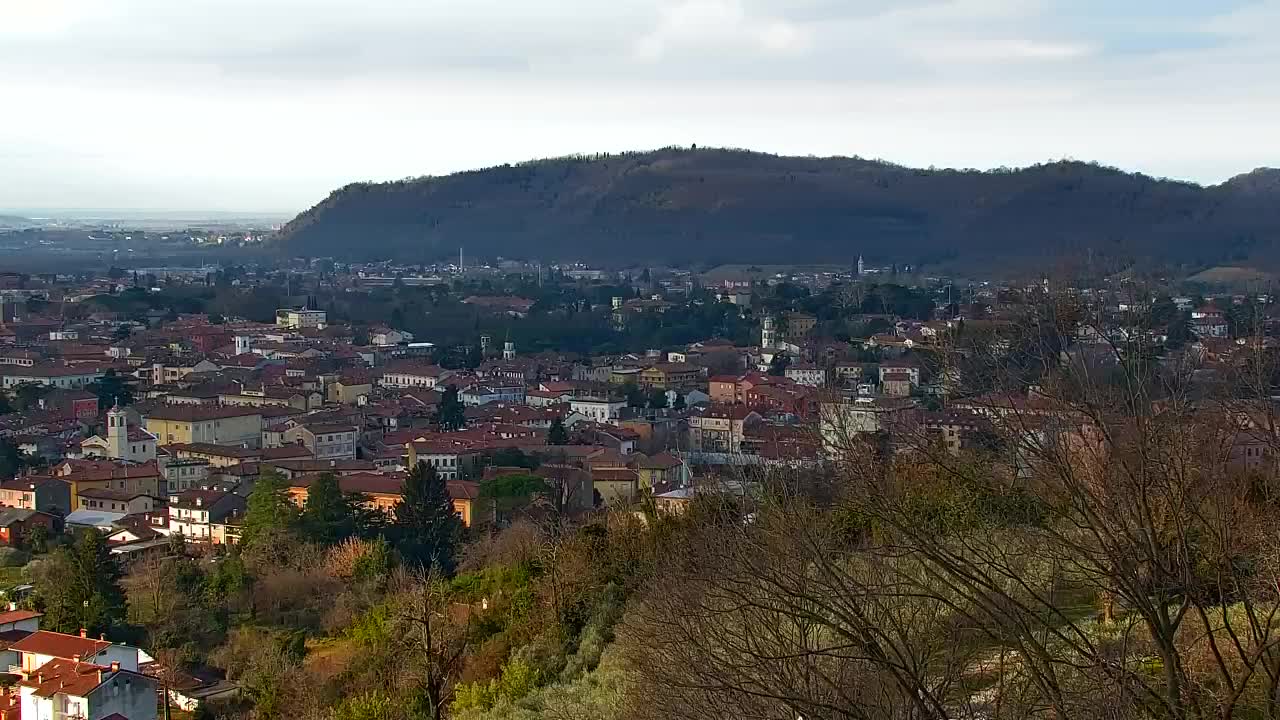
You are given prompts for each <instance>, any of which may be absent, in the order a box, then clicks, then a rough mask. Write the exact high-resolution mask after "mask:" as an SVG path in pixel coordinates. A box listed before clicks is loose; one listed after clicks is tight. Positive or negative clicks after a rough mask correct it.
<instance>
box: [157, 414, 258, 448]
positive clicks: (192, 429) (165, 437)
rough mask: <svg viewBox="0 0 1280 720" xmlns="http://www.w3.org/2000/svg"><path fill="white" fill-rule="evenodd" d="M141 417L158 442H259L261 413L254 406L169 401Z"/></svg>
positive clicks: (227, 443) (219, 443)
mask: <svg viewBox="0 0 1280 720" xmlns="http://www.w3.org/2000/svg"><path fill="white" fill-rule="evenodd" d="M145 417H146V426H147V430H148V431H149V432H150V433H151V434H153V435H155V436H156V437H157V438H158V439H159V443H160V445H161V446H165V445H171V444H173V443H212V444H215V445H243V446H244V447H250V448H256V447H259V446H261V444H262V413H261V412H259V411H258V410H257V409H256V408H248V407H205V406H202V405H171V406H166V407H161V408H159V409H156V410H152V411H150V412H148V413H147V414H146V416H145Z"/></svg>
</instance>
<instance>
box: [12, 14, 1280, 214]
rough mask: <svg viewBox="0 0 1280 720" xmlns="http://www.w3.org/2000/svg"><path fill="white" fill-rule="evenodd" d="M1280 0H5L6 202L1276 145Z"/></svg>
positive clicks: (1187, 173) (1210, 168)
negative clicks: (755, 164)
mask: <svg viewBox="0 0 1280 720" xmlns="http://www.w3.org/2000/svg"><path fill="white" fill-rule="evenodd" d="M1278 34H1280V0H1254V1H1249V0H670V1H668V0H554V1H543V0H358V1H355V0H0V207H9V208H14V207H37V208H39V207H43V208H52V207H88V208H182V209H222V210H280V211H294V210H301V209H303V208H305V207H308V206H310V205H312V204H314V203H315V202H317V201H319V200H320V199H322V198H323V197H324V196H325V195H326V194H328V192H329V191H330V190H332V189H334V188H336V187H338V186H340V185H343V184H345V183H347V182H351V181H356V180H387V179H398V178H402V177H406V176H412V175H423V174H441V173H447V172H451V171H455V170H461V169H467V168H473V167H482V166H487V165H493V164H498V163H502V162H511V161H518V160H522V159H527V158H531V157H544V156H549V155H563V154H567V153H577V152H584V153H587V152H597V151H606V150H608V151H616V150H625V149H646V148H654V147H659V146H663V145H672V144H681V145H687V144H689V143H698V144H699V145H714V146H734V147H749V148H752V149H758V150H765V151H770V152H777V153H787V154H806V155H808V154H813V155H861V156H864V157H878V158H883V159H886V160H891V161H894V162H899V163H904V164H908V165H917V166H928V165H937V166H953V167H983V168H987V167H995V166H1000V165H1025V164H1028V163H1033V162H1038V161H1043V160H1048V159H1057V158H1063V157H1072V158H1077V159H1083V160H1098V161H1100V162H1104V163H1106V164H1110V165H1118V166H1121V167H1124V168H1128V169H1135V170H1141V171H1143V172H1147V173H1151V174H1155V175H1163V176H1170V177H1177V178H1185V179H1192V180H1197V181H1200V182H1219V181H1221V180H1223V179H1225V178H1227V177H1229V176H1231V175H1234V174H1237V173H1239V172H1243V171H1247V170H1250V169H1252V168H1254V167H1257V166H1261V165H1280V42H1277V37H1278Z"/></svg>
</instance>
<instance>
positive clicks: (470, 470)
mask: <svg viewBox="0 0 1280 720" xmlns="http://www.w3.org/2000/svg"><path fill="white" fill-rule="evenodd" d="M405 450H406V453H407V455H408V457H407V462H406V467H408V468H409V469H411V470H412V469H413V468H414V467H416V466H417V464H418V463H419V462H424V463H426V464H427V465H430V466H431V467H433V468H435V470H436V473H438V474H439V475H440V476H441V477H443V478H444V479H445V480H464V479H466V478H467V477H470V476H473V475H474V474H475V472H476V465H477V463H478V461H479V458H480V452H479V450H478V449H476V447H475V445H474V444H472V443H468V442H463V441H455V440H428V441H425V442H410V443H406V444H405Z"/></svg>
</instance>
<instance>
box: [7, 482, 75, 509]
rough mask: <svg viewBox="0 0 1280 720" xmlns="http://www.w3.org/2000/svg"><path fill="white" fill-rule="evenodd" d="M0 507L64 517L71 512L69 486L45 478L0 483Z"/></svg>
mask: <svg viewBox="0 0 1280 720" xmlns="http://www.w3.org/2000/svg"><path fill="white" fill-rule="evenodd" d="M0 505H4V506H5V507H11V508H22V509H26V510H39V511H42V512H52V513H56V514H58V515H66V514H68V513H70V512H71V510H72V507H71V484H70V483H68V482H67V481H65V480H61V479H58V478H53V477H46V476H30V477H16V478H13V479H12V480H6V481H4V482H3V483H0Z"/></svg>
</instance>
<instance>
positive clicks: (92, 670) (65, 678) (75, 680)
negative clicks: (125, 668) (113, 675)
mask: <svg viewBox="0 0 1280 720" xmlns="http://www.w3.org/2000/svg"><path fill="white" fill-rule="evenodd" d="M110 671H111V669H110V668H107V667H104V666H102V665H95V664H93V663H85V662H79V661H77V660H68V659H65V658H56V659H54V660H50V661H49V662H47V663H45V664H44V665H41V666H40V667H39V668H38V669H36V671H35V672H33V673H29V674H28V677H27V679H26V680H21V681H19V682H18V684H19V685H22V686H24V687H29V688H35V694H36V695H38V696H40V697H53V696H54V695H58V694H60V693H61V694H65V695H73V696H76V697H84V696H86V695H88V694H89V693H90V692H92V691H93V689H94V688H96V687H98V686H99V685H101V684H102V681H103V676H104V673H109V672H110Z"/></svg>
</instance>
